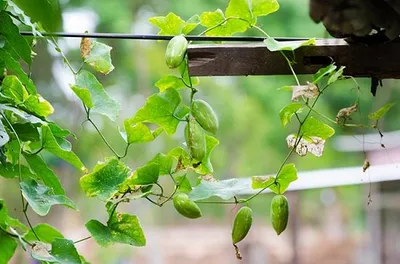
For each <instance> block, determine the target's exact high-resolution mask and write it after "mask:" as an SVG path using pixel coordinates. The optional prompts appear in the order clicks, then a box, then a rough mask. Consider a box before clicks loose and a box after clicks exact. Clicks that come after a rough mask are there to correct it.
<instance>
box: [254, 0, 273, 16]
mask: <svg viewBox="0 0 400 264" xmlns="http://www.w3.org/2000/svg"><path fill="white" fill-rule="evenodd" d="M251 2H252V7H253V8H252V9H253V16H266V15H269V14H271V13H273V12H276V11H278V9H279V3H278V1H276V0H251Z"/></svg>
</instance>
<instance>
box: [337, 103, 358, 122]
mask: <svg viewBox="0 0 400 264" xmlns="http://www.w3.org/2000/svg"><path fill="white" fill-rule="evenodd" d="M357 107H358V105H357V104H355V105H352V106H350V107H345V108H342V109H340V110H339V112H338V113H337V115H336V123H337V124H338V125H341V124H342V125H343V124H345V123H346V121H347V119H349V118H350V116H351V114H352V113H354V112H356V111H357Z"/></svg>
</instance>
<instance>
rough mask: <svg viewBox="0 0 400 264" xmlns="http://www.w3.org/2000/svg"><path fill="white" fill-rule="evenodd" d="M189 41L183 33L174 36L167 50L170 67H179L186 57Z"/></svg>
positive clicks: (166, 56)
mask: <svg viewBox="0 0 400 264" xmlns="http://www.w3.org/2000/svg"><path fill="white" fill-rule="evenodd" d="M187 47H188V41H187V40H186V38H185V37H184V36H183V35H179V36H175V37H173V38H172V39H171V40H170V41H169V42H168V46H167V50H166V52H165V62H166V63H167V66H168V67H169V68H170V69H175V68H177V67H178V66H179V65H180V64H181V63H182V61H183V59H184V58H185V54H186V50H187Z"/></svg>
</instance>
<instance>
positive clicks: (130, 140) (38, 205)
mask: <svg viewBox="0 0 400 264" xmlns="http://www.w3.org/2000/svg"><path fill="white" fill-rule="evenodd" d="M41 2H42V3H41V4H43V5H44V6H46V7H49V5H50V8H54V7H55V6H52V5H53V4H54V3H51V2H49V1H44V0H43V1H41ZM16 3H17V2H16ZM16 3H14V2H13V1H11V0H7V1H5V0H0V70H1V71H0V115H1V118H0V119H1V122H0V162H1V165H0V176H1V177H4V178H7V179H15V180H16V181H18V182H19V187H20V188H19V193H20V199H21V208H20V209H21V211H22V212H23V214H24V216H25V219H24V222H26V225H25V224H23V223H22V222H21V221H20V220H18V219H15V218H12V217H11V216H10V215H9V213H8V208H7V206H6V204H5V202H4V201H3V200H0V264H3V263H8V261H9V260H10V259H11V257H12V256H13V254H14V252H15V250H16V248H17V246H18V245H20V246H21V247H22V248H23V249H24V250H25V251H27V252H28V253H29V254H30V255H31V257H32V258H34V259H36V260H38V261H41V262H43V263H88V262H87V261H86V260H85V259H84V257H82V256H81V255H80V254H79V253H78V252H77V250H76V248H75V246H74V245H75V244H76V243H79V242H83V241H85V240H87V239H90V238H93V239H94V240H95V241H96V242H97V244H99V245H100V246H102V247H107V246H110V245H112V244H115V243H123V244H129V245H132V246H138V247H140V246H145V245H146V238H145V234H144V231H143V230H142V228H141V225H140V222H139V219H138V217H137V216H135V215H131V214H126V213H123V212H120V211H119V210H118V206H119V205H120V204H121V203H128V202H134V201H135V200H138V199H146V200H147V201H149V202H151V203H152V204H154V205H157V206H163V205H164V204H165V203H167V202H169V201H172V202H173V204H174V207H175V209H176V211H177V212H178V213H180V214H181V215H183V216H185V217H187V218H190V219H196V218H199V217H201V216H202V212H201V210H200V208H199V207H198V205H197V204H200V203H208V204H233V205H237V204H242V205H243V207H242V208H241V209H240V210H239V211H238V213H237V215H236V217H235V220H234V223H233V229H232V244H233V245H234V248H235V250H236V252H235V253H236V256H237V257H238V258H242V257H241V255H240V252H239V249H238V247H237V245H236V244H237V243H239V242H240V241H241V240H243V239H244V238H245V236H246V235H247V233H248V232H249V231H250V228H251V224H252V210H251V209H250V201H251V200H252V199H253V198H255V197H256V196H258V195H259V194H261V193H262V192H264V191H265V190H267V189H269V190H270V191H272V192H273V193H275V194H276V196H275V197H274V199H273V200H272V203H271V223H272V226H273V228H274V229H275V231H276V232H277V234H278V235H279V234H280V233H281V232H283V231H284V230H285V228H286V226H287V222H288V216H289V205H288V201H287V199H286V197H285V196H284V193H285V191H286V190H287V189H288V187H289V186H290V184H291V183H292V182H293V181H295V180H296V179H297V170H296V167H295V164H293V163H288V161H289V159H290V157H291V156H292V155H293V154H294V153H297V154H298V155H300V156H305V155H307V154H308V153H311V154H312V155H315V156H317V157H320V156H321V155H322V154H323V150H324V145H325V142H326V140H329V138H330V137H332V136H333V135H334V133H335V130H334V129H333V128H332V127H331V126H330V125H328V123H330V124H331V125H338V126H347V127H362V128H376V129H377V130H378V131H379V128H378V121H379V119H380V118H381V117H383V116H384V115H385V113H386V112H387V111H388V110H389V109H390V108H391V107H393V106H394V104H393V103H389V104H387V105H385V106H383V107H382V108H381V109H379V110H378V111H376V112H374V113H371V114H370V115H369V116H368V117H369V119H371V120H372V122H373V124H372V125H369V124H353V123H349V122H348V121H349V120H350V117H351V115H352V114H353V113H354V112H356V111H357V109H358V96H357V98H356V99H355V103H354V105H352V106H349V107H346V108H343V109H340V110H339V111H338V114H337V116H336V117H335V119H332V118H330V117H327V116H325V115H323V114H322V113H319V112H318V111H317V110H316V109H315V106H316V104H317V102H318V100H319V99H320V98H321V96H323V95H324V94H325V92H326V91H327V89H328V88H330V87H331V85H332V84H334V83H335V82H337V81H340V80H343V79H352V80H354V79H353V78H352V77H351V76H345V75H344V74H343V72H344V66H342V67H339V68H338V67H337V66H336V65H335V64H334V63H332V64H331V65H328V66H326V67H324V68H322V69H320V70H319V71H318V72H317V73H315V74H314V75H313V76H312V79H311V80H310V81H309V82H307V83H306V84H301V83H300V82H299V79H298V78H297V75H296V73H295V71H294V69H293V64H295V60H294V58H295V57H294V51H295V50H296V49H297V48H299V47H301V46H305V45H314V44H315V40H314V39H310V40H307V41H302V42H279V41H277V40H275V39H274V38H272V37H271V36H269V35H268V34H267V33H266V32H265V31H264V30H263V29H262V28H260V27H259V26H257V18H258V17H260V16H266V15H269V14H270V13H273V12H276V11H277V10H278V9H279V4H278V2H277V1H276V0H251V1H248V0H230V1H229V4H228V6H227V8H226V9H225V12H224V11H222V10H221V9H217V10H216V11H211V12H204V13H202V14H200V15H194V16H192V17H191V18H189V19H188V20H187V21H184V20H183V19H182V18H180V17H179V16H178V15H176V14H174V13H169V14H167V15H166V16H159V17H152V18H150V19H149V22H150V23H151V24H153V25H155V26H156V27H157V28H159V34H160V35H170V36H175V37H173V38H172V39H171V40H170V41H169V43H168V46H167V50H166V54H165V62H166V63H167V65H168V66H169V68H171V69H176V74H168V75H165V76H163V77H161V78H160V79H159V80H158V81H157V82H156V83H155V86H156V87H157V88H158V89H159V92H158V93H156V94H153V95H151V96H150V97H148V98H147V100H146V102H145V104H144V105H143V106H142V107H141V108H140V109H139V110H138V111H137V112H136V113H134V114H133V115H132V116H131V117H130V118H128V119H125V120H124V121H123V131H121V132H120V135H121V137H122V138H123V139H124V140H125V143H126V144H125V150H124V152H123V153H118V152H117V151H116V150H115V149H114V148H113V147H112V145H111V144H110V142H109V141H108V140H107V138H106V137H105V136H104V135H103V134H102V132H101V130H100V129H99V128H98V127H97V125H96V123H95V122H94V121H93V119H92V115H93V114H99V115H103V116H106V117H107V118H109V119H110V120H111V121H116V120H117V116H118V113H119V111H120V105H119V103H118V102H117V101H116V100H114V99H112V97H110V96H109V95H108V94H107V92H106V91H105V90H104V89H103V86H102V84H101V83H100V82H99V80H98V79H97V78H96V76H95V74H94V73H92V72H91V71H95V72H98V73H101V74H104V75H107V74H108V73H110V72H111V71H113V70H114V66H113V65H112V61H111V49H112V48H111V47H110V46H108V45H106V44H103V43H100V42H98V41H93V40H91V39H89V38H84V39H82V42H81V57H82V64H81V67H79V68H78V69H75V68H74V67H73V66H72V64H71V63H70V62H69V60H68V58H67V57H66V56H65V55H64V53H63V52H62V50H61V49H60V47H59V46H58V44H57V41H56V40H55V39H54V38H48V39H47V41H48V43H49V45H51V46H53V47H54V49H55V50H56V51H58V52H59V53H60V54H61V56H62V57H63V59H64V62H65V64H66V65H67V66H68V68H69V69H70V70H71V72H72V73H73V75H74V78H75V81H74V83H73V84H71V86H70V88H71V90H72V91H73V92H74V93H75V95H76V96H77V97H78V98H79V99H80V100H81V102H82V106H83V109H84V111H85V113H86V121H88V122H89V123H90V124H91V125H92V126H93V127H94V129H95V130H96V131H97V132H98V134H99V137H100V138H101V139H102V141H103V142H104V144H106V146H107V147H108V148H109V149H110V150H111V152H112V153H113V154H114V156H112V157H108V158H106V159H105V160H104V161H100V162H98V164H97V165H96V166H95V167H94V168H93V169H90V170H88V169H87V168H86V167H85V166H84V164H83V163H82V161H81V160H80V159H79V157H78V156H77V155H76V154H75V153H74V152H73V151H72V145H71V143H70V142H69V141H68V140H67V137H70V136H74V135H73V134H72V133H71V132H70V131H68V130H66V129H64V128H62V127H60V126H59V125H58V124H57V123H54V122H50V121H49V120H48V119H47V118H48V117H49V116H50V115H51V114H52V113H53V112H54V108H53V107H52V105H51V104H50V103H49V102H48V101H46V100H45V99H44V98H43V97H42V96H40V94H38V92H37V90H36V87H35V84H34V83H33V81H32V80H31V78H30V73H29V72H30V69H31V65H32V59H33V58H34V53H33V51H32V49H33V46H34V42H35V41H37V40H39V39H42V38H43V36H42V35H41V34H40V32H41V31H45V30H46V29H48V30H52V28H51V27H52V24H51V23H49V21H48V20H47V19H46V18H43V17H42V16H40V15H39V14H38V13H35V12H32V11H30V10H29V9H28V8H26V5H20V6H18V5H16ZM19 24H23V25H25V26H28V27H30V29H31V31H32V32H33V34H34V35H35V38H34V39H33V40H32V39H29V40H28V39H26V38H24V37H23V36H21V34H20V33H19V29H18V26H17V25H19ZM199 27H203V31H202V32H201V33H200V35H206V36H231V35H233V34H236V33H243V32H246V31H247V30H249V29H254V30H256V31H258V32H259V33H260V34H261V35H262V36H264V37H265V41H264V43H265V46H266V48H267V49H269V50H270V51H272V52H280V53H281V55H282V56H283V58H284V59H285V60H286V61H287V65H288V67H289V68H290V69H291V72H292V73H293V77H294V80H295V84H294V85H291V86H285V87H282V88H281V90H288V91H291V92H292V97H291V99H292V102H291V103H289V104H288V105H285V106H283V108H282V110H281V111H280V113H279V115H280V119H281V123H282V125H283V126H286V125H287V124H289V123H290V122H292V119H295V120H296V121H297V123H298V127H297V129H296V130H295V131H293V133H291V134H289V135H288V136H287V139H286V141H287V142H286V144H287V145H288V148H289V151H288V155H287V157H286V158H285V159H284V160H283V161H282V163H281V164H280V166H278V168H277V172H276V175H275V176H254V177H252V182H251V186H242V185H240V183H239V182H238V181H237V179H229V180H221V181H219V180H217V179H216V178H215V177H214V175H216V174H217V172H214V169H213V166H212V162H211V154H212V152H213V150H214V149H215V148H216V147H217V146H218V144H219V141H218V139H217V138H216V137H215V134H216V132H217V130H218V118H217V114H216V113H215V112H214V110H213V108H212V106H211V105H209V104H208V103H207V102H205V101H204V100H200V99H197V98H196V95H197V94H198V93H200V92H201V91H200V90H198V89H197V88H196V87H197V86H198V85H199V79H198V78H196V77H191V76H190V74H189V69H188V58H187V48H188V45H189V43H188V41H187V40H186V38H185V36H186V35H188V34H190V33H191V32H192V31H194V30H195V29H197V28H199ZM3 69H4V70H3ZM24 69H28V73H26V72H25V71H24ZM354 83H355V85H356V87H357V88H358V89H359V87H358V84H357V82H356V81H355V80H354ZM186 92H188V93H190V96H189V101H188V102H185V100H184V99H183V98H184V97H182V94H183V93H186ZM179 125H184V126H185V132H184V134H185V135H184V137H185V144H182V146H177V147H176V148H174V149H172V150H170V151H169V152H168V153H158V154H157V155H156V156H155V157H154V158H153V159H151V160H150V161H148V162H147V163H146V164H143V166H141V167H138V168H135V169H132V168H130V167H128V165H127V164H125V163H124V162H123V161H122V160H121V159H122V158H124V157H126V156H127V154H128V149H129V148H130V147H131V146H132V145H134V144H138V143H147V142H151V141H154V140H156V139H157V137H158V136H159V135H160V134H162V133H164V132H165V133H166V134H168V135H173V134H175V133H176V131H177V128H178V126H179ZM379 133H380V132H379ZM43 151H45V152H49V153H51V154H53V155H55V156H56V157H58V158H60V159H62V160H65V161H66V162H68V163H69V164H71V165H72V166H74V167H75V168H76V169H78V170H80V171H81V172H82V173H83V174H84V175H83V176H82V177H81V178H80V185H81V187H82V190H83V191H84V192H85V194H86V195H87V196H88V197H96V198H97V199H100V200H101V201H104V203H105V211H106V212H107V214H108V220H107V221H106V222H105V223H102V222H100V221H98V220H96V219H92V220H90V221H88V222H87V223H86V228H87V230H88V231H89V233H90V234H91V237H87V238H83V239H81V240H78V241H75V242H74V241H72V240H70V239H68V238H66V237H64V235H63V234H61V233H60V232H59V231H58V230H56V229H55V228H54V227H52V226H50V225H48V224H39V225H33V223H31V221H30V219H29V216H28V208H31V209H32V210H33V211H34V212H35V213H36V214H38V215H40V216H44V215H47V214H48V213H49V211H50V210H51V207H52V206H53V205H63V206H65V207H68V208H71V209H76V205H75V203H74V202H73V201H72V200H71V199H69V198H68V197H67V196H66V193H65V190H64V188H63V187H62V185H61V183H60V180H59V179H58V177H57V176H56V174H55V172H54V171H53V170H52V169H51V168H49V167H48V165H47V164H46V162H45V160H44V159H43V158H42V157H41V153H42V152H43ZM189 172H194V173H196V174H197V175H198V184H197V185H196V186H192V185H191V183H190V181H189V179H188V177H189V176H188V173H189ZM160 177H168V178H170V180H171V184H173V185H174V190H173V191H172V192H171V193H165V192H164V187H163V186H162V185H161V184H160V182H159V178H160ZM246 188H247V189H250V188H252V189H253V190H254V194H253V195H251V196H249V197H247V198H239V196H240V193H241V192H242V191H243V189H246ZM211 197H219V198H220V199H221V200H210V199H209V198H211Z"/></svg>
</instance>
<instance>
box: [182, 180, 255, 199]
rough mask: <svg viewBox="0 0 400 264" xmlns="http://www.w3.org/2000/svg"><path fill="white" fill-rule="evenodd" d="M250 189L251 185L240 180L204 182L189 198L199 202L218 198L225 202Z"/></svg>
mask: <svg viewBox="0 0 400 264" xmlns="http://www.w3.org/2000/svg"><path fill="white" fill-rule="evenodd" d="M248 189H250V186H249V184H248V183H246V182H244V181H240V180H239V179H229V180H223V181H205V180H202V181H201V183H200V184H199V185H197V186H196V187H195V188H194V189H193V190H192V191H191V192H190V193H189V198H190V200H192V201H198V200H204V199H207V198H210V197H213V196H217V197H220V198H221V199H223V200H229V199H232V198H233V197H234V196H236V195H239V194H241V192H242V191H243V190H248Z"/></svg>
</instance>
